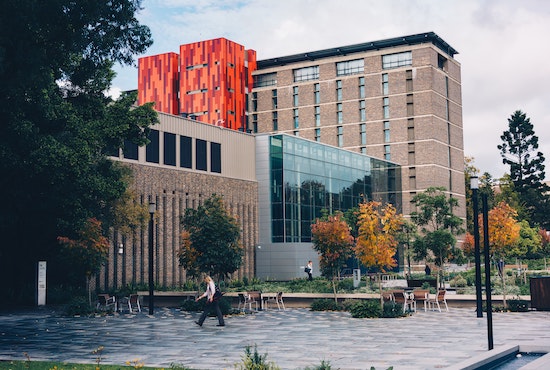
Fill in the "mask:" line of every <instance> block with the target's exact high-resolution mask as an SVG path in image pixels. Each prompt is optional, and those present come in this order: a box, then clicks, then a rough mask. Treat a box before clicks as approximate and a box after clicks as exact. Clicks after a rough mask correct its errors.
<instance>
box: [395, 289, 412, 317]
mask: <svg viewBox="0 0 550 370" xmlns="http://www.w3.org/2000/svg"><path fill="white" fill-rule="evenodd" d="M393 299H394V302H395V303H399V304H402V305H403V313H405V311H407V310H409V311H412V312H416V302H415V301H414V299H411V298H409V294H408V293H405V292H403V291H395V292H393Z"/></svg>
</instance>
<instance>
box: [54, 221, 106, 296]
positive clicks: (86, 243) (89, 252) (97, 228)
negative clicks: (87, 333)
mask: <svg viewBox="0 0 550 370" xmlns="http://www.w3.org/2000/svg"><path fill="white" fill-rule="evenodd" d="M57 240H58V242H59V243H60V244H61V245H62V247H63V249H64V252H65V253H64V254H65V256H66V257H67V258H68V259H69V260H70V261H71V262H72V263H74V264H75V265H76V266H78V267H79V268H80V269H81V271H82V272H83V274H84V275H85V276H86V289H87V290H88V301H89V303H90V305H91V304H92V295H91V294H92V293H91V290H90V280H91V279H92V276H94V275H95V274H97V273H98V272H99V270H100V269H101V266H102V265H103V264H104V263H105V261H106V260H107V257H108V254H109V241H108V240H107V238H106V237H105V236H103V232H102V228H101V221H99V220H97V219H96V218H89V219H88V220H87V221H86V223H85V224H84V226H83V228H82V229H81V230H80V231H79V232H78V239H75V240H73V239H70V238H68V237H65V236H59V237H57Z"/></svg>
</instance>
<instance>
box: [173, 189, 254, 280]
mask: <svg viewBox="0 0 550 370" xmlns="http://www.w3.org/2000/svg"><path fill="white" fill-rule="evenodd" d="M181 225H182V228H183V231H182V234H181V240H182V244H181V248H180V250H179V252H178V257H179V260H180V264H181V265H182V266H183V267H184V268H185V269H186V270H187V273H188V274H190V275H191V276H199V275H200V274H201V273H206V274H208V275H211V276H217V277H218V280H220V279H223V278H225V277H227V276H229V274H232V273H233V272H235V271H237V270H238V269H239V267H241V263H242V257H243V253H244V251H243V248H242V246H241V245H240V237H241V230H240V227H239V223H238V222H237V220H236V219H235V217H233V216H232V215H231V214H230V213H229V211H228V210H227V208H226V206H225V204H224V202H223V199H222V197H221V196H219V195H216V194H212V196H210V197H209V198H208V199H206V200H205V201H204V204H203V205H200V206H199V207H198V208H197V209H193V208H187V209H186V210H185V214H184V215H183V216H182V218H181Z"/></svg>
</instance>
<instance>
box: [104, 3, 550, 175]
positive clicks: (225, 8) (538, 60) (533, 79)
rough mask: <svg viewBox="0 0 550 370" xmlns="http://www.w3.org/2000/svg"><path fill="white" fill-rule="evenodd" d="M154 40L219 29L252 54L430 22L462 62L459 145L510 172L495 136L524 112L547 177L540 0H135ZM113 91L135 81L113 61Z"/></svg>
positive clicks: (157, 47)
mask: <svg viewBox="0 0 550 370" xmlns="http://www.w3.org/2000/svg"><path fill="white" fill-rule="evenodd" d="M142 6H143V8H144V9H143V10H142V11H141V12H140V13H139V14H138V19H139V20H140V22H141V23H142V24H145V25H147V26H149V28H150V29H151V31H152V34H153V39H154V44H153V45H152V46H151V47H150V48H149V49H148V51H147V52H146V53H145V54H144V55H154V54H160V53H166V52H170V51H172V52H179V45H181V44H186V43H191V42H196V41H201V40H208V39H213V38H218V37H225V38H227V39H230V40H232V41H234V42H237V43H239V44H241V45H243V46H244V47H245V48H246V49H254V50H256V52H257V58H258V60H262V59H267V58H272V57H277V56H284V55H289V54H296V53H302V52H304V53H305V52H308V51H314V50H320V49H327V48H333V47H338V46H345V45H350V44H356V43H363V42H368V41H377V40H382V39H387V38H393V37H398V36H405V35H411V34H417V33H423V32H430V31H433V32H435V33H436V34H438V35H439V36H440V37H441V38H442V39H443V40H445V41H446V42H447V43H448V44H450V45H451V46H452V47H453V48H454V49H455V50H457V51H458V54H457V55H455V59H456V60H457V61H458V62H459V63H460V64H461V65H462V103H463V106H462V110H463V123H464V154H465V155H466V156H470V157H474V159H475V162H474V165H475V166H476V167H478V168H479V169H480V171H481V172H482V173H483V172H489V173H490V174H491V175H493V177H494V178H500V177H501V176H502V175H503V174H504V173H506V172H509V169H508V167H507V166H504V165H503V164H502V160H501V157H500V153H499V151H498V149H497V145H498V144H500V143H501V140H500V135H501V134H502V132H503V131H505V130H506V129H507V128H508V118H509V117H510V116H511V115H512V113H513V112H514V111H516V110H522V111H523V112H525V113H527V116H528V117H529V118H530V119H531V123H533V125H534V129H535V134H536V135H537V136H538V137H539V143H540V147H539V150H540V151H542V152H543V154H544V155H545V157H546V161H545V164H546V165H547V170H546V178H547V179H550V42H549V40H547V39H546V37H548V36H550V1H548V0H521V1H520V0H487V1H483V0H384V1H380V0H376V1H374V0H277V1H269V0H227V1H215V0H143V3H142ZM116 72H117V73H118V76H117V78H116V79H115V81H114V84H113V88H114V91H117V90H130V89H136V88H137V69H136V68H133V67H124V68H122V67H119V66H117V68H116Z"/></svg>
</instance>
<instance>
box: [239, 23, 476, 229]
mask: <svg viewBox="0 0 550 370" xmlns="http://www.w3.org/2000/svg"><path fill="white" fill-rule="evenodd" d="M456 53H457V52H456V51H455V50H454V49H453V48H452V47H451V46H450V45H448V44H447V43H446V42H445V41H443V40H442V39H441V38H440V37H439V36H437V35H436V34H435V33H433V32H430V33H424V34H418V35H412V36H404V37H398V38H394V39H388V40H381V41H374V42H367V43H363V44H356V45H349V46H342V47H338V48H333V49H326V50H319V51H313V52H307V53H302V54H296V55H289V56H284V57H277V58H272V59H267V60H259V61H258V69H257V70H256V71H254V72H253V76H254V88H253V90H252V94H251V104H250V108H251V112H250V113H249V117H250V118H251V121H250V126H251V128H252V129H253V131H254V132H279V133H282V132H284V133H288V134H292V135H297V136H300V137H303V138H307V139H311V140H315V141H318V142H322V143H327V144H330V145H334V146H336V147H339V148H344V149H348V150H351V151H355V152H360V153H363V154H368V155H370V156H372V157H375V158H381V159H385V160H388V161H392V162H395V163H398V164H400V165H401V168H402V181H401V183H402V191H403V194H402V199H403V204H402V210H403V213H404V214H405V215H409V214H410V212H411V211H413V210H414V209H413V205H411V203H410V200H411V199H412V197H413V196H414V195H415V194H416V193H417V192H422V191H424V190H426V189H427V188H428V187H432V186H440V187H445V188H446V189H447V191H448V194H449V196H453V197H455V198H457V199H458V201H459V204H460V208H459V209H457V210H455V212H456V213H457V215H459V216H461V217H463V218H465V216H466V212H465V185H464V146H463V128H462V98H461V76H460V64H459V63H458V62H457V61H456V60H455V59H454V55H455V54H456Z"/></svg>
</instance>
